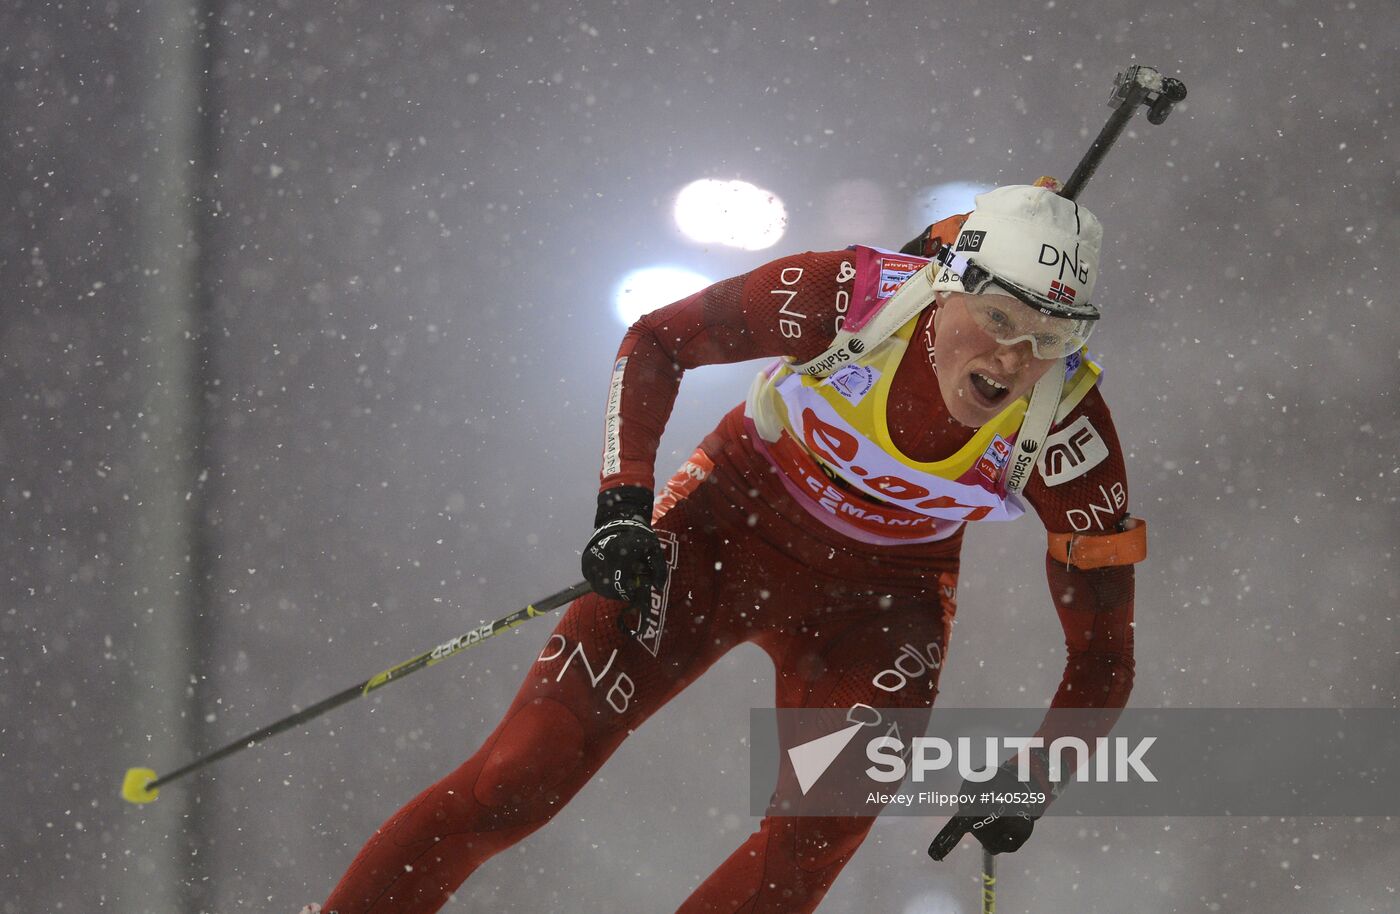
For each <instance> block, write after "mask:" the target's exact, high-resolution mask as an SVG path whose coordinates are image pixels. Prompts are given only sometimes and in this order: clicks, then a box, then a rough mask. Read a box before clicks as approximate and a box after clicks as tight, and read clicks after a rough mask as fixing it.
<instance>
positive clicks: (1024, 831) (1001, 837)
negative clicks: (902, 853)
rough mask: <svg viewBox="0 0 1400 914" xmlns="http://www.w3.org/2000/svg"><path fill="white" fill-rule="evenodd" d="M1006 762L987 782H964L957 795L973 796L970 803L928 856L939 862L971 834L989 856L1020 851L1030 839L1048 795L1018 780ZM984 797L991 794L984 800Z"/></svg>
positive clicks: (934, 842) (931, 845)
mask: <svg viewBox="0 0 1400 914" xmlns="http://www.w3.org/2000/svg"><path fill="white" fill-rule="evenodd" d="M1010 765H1011V763H1010V762H1008V763H1006V764H1005V765H1002V766H1001V767H1000V768H998V769H997V771H996V774H995V775H993V776H992V779H991V780H990V781H982V782H981V783H978V782H976V781H963V785H962V787H961V789H960V790H959V791H958V792H959V793H962V794H966V795H970V796H972V797H973V798H974V799H973V802H972V803H970V804H966V805H963V806H959V807H958V814H957V815H955V816H953V818H951V819H949V820H948V824H947V825H945V826H943V830H942V831H940V832H939V833H938V835H937V837H935V838H934V839H933V843H931V844H930V845H929V846H928V855H929V856H930V857H932V858H933V859H934V860H942V859H943V858H944V857H946V856H948V853H949V852H950V851H952V849H953V848H955V847H957V846H958V844H959V842H961V841H962V839H963V836H964V835H966V834H969V833H971V835H972V837H974V838H976V839H977V841H978V843H980V844H981V845H982V847H984V848H986V850H987V852H988V853H991V854H1010V853H1013V852H1015V851H1017V850H1020V848H1021V845H1022V844H1025V843H1026V839H1028V838H1029V837H1030V836H1031V830H1032V829H1034V828H1035V820H1036V819H1039V818H1040V817H1041V815H1043V814H1044V812H1045V807H1046V805H1047V803H1048V800H1049V796H1048V795H1047V794H1046V792H1045V791H1044V790H1040V789H1038V788H1035V787H1031V786H1029V785H1027V784H1025V783H1023V782H1022V781H1021V780H1020V779H1018V778H1017V777H1016V775H1015V773H1014V772H1013V771H1012V769H1011V767H1010ZM983 794H990V797H989V798H988V799H986V800H985V801H984V800H983V799H982V797H983Z"/></svg>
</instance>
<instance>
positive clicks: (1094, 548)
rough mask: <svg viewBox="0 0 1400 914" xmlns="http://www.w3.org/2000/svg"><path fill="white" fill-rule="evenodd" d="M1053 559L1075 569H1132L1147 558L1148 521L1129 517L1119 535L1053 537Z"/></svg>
mask: <svg viewBox="0 0 1400 914" xmlns="http://www.w3.org/2000/svg"><path fill="white" fill-rule="evenodd" d="M1050 557H1051V558H1053V559H1054V560H1055V561H1057V562H1064V563H1065V564H1066V565H1073V566H1074V567H1075V568H1107V567H1108V566H1110V565H1132V564H1135V563H1137V562H1141V561H1142V560H1143V559H1145V558H1147V521H1145V520H1143V519H1142V518H1140V517H1129V518H1125V519H1124V521H1123V529H1122V531H1121V532H1119V533H1098V534H1094V535H1092V536H1090V535H1087V534H1084V533H1051V534H1050Z"/></svg>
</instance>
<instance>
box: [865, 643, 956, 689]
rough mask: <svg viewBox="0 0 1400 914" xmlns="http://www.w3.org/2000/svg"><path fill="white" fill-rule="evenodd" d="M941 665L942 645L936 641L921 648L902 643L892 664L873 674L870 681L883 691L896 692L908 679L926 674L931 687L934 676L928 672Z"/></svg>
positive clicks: (907, 682)
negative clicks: (886, 668) (873, 676)
mask: <svg viewBox="0 0 1400 914" xmlns="http://www.w3.org/2000/svg"><path fill="white" fill-rule="evenodd" d="M942 665H943V647H942V645H940V644H939V643H938V642H937V641H930V642H929V643H928V644H926V645H925V646H924V647H923V649H922V650H920V649H919V648H918V647H916V646H914V645H913V644H904V645H901V646H900V648H899V654H898V655H897V656H896V657H895V659H894V666H893V667H891V668H890V669H888V670H881V671H880V672H878V673H876V674H875V678H873V679H871V680H870V682H871V684H872V685H874V686H875V688H877V689H881V690H883V691H885V692H898V691H899V690H900V689H902V688H904V687H905V686H907V685H908V684H909V682H910V680H916V679H919V678H920V677H922V676H928V677H929V680H928V683H929V687H930V688H932V687H933V681H934V677H933V676H931V675H930V674H931V673H933V672H934V671H936V670H937V669H938V668H939V667H940V666H942Z"/></svg>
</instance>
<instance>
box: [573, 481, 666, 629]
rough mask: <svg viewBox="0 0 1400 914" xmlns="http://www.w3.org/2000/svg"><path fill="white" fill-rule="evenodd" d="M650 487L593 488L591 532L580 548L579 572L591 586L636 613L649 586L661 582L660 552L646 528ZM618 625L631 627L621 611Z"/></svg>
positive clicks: (644, 601)
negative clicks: (595, 496)
mask: <svg viewBox="0 0 1400 914" xmlns="http://www.w3.org/2000/svg"><path fill="white" fill-rule="evenodd" d="M652 501H653V498H652V493H651V492H650V491H648V490H647V489H644V488H642V487H641V486H616V487H614V488H611V489H607V490H605V491H603V492H600V493H599V494H598V514H597V515H596V517H595V518H594V521H593V523H594V525H595V526H596V527H597V529H596V530H594V531H593V536H592V537H591V538H590V539H589V540H588V545H587V546H585V547H584V549H583V576H584V579H585V580H587V581H588V583H589V584H590V585H592V587H593V592H594V593H596V594H598V595H599V596H602V597H607V598H608V599H610V600H621V601H622V602H624V603H626V604H628V606H629V607H631V608H632V609H634V610H636V611H637V613H638V614H640V613H641V612H642V611H645V609H646V608H647V607H648V606H649V605H650V604H651V591H652V588H656V589H658V590H659V589H661V588H662V587H664V586H665V584H666V575H667V568H666V558H665V556H664V555H662V553H661V541H660V540H658V539H657V538H656V533H655V532H654V531H653V530H652V529H651V506H652ZM618 625H619V626H620V627H622V628H623V630H624V631H628V632H629V633H630V632H631V631H632V629H634V628H635V626H634V625H632V624H631V623H630V622H629V620H628V618H627V616H625V615H619V616H618Z"/></svg>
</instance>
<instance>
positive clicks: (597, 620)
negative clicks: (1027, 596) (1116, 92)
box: [308, 182, 1146, 914]
mask: <svg viewBox="0 0 1400 914" xmlns="http://www.w3.org/2000/svg"><path fill="white" fill-rule="evenodd" d="M1052 187H1053V185H1048V186H1041V183H1040V182H1038V184H1037V185H1035V186H1029V185H1021V186H1011V187H1002V188H998V189H996V190H994V191H991V192H988V193H985V194H983V195H981V196H979V197H978V198H977V202H976V207H975V209H974V210H973V212H972V213H970V214H968V215H964V216H954V217H951V218H948V219H945V220H943V221H942V222H940V223H937V224H936V225H933V226H930V228H929V230H928V231H926V232H925V233H924V235H923V236H922V238H923V246H922V248H921V250H920V253H922V254H925V255H927V256H915V255H912V254H904V253H894V252H889V251H882V250H877V249H873V248H867V247H861V246H856V247H853V248H850V249H847V250H844V251H833V252H827V253H811V252H809V253H805V254H798V255H795V256H792V257H786V258H782V259H780V260H775V261H773V262H771V263H768V264H766V265H764V266H762V267H759V268H758V269H756V270H753V271H751V272H749V273H746V274H744V275H741V276H736V277H734V278H732V279H728V280H724V281H722V282H719V283H716V284H714V285H712V286H710V287H709V288H707V289H705V290H703V291H701V292H698V293H696V294H695V295H692V296H690V297H689V298H686V299H683V300H681V301H678V302H676V303H674V304H672V305H670V306H668V307H665V308H662V309H660V310H658V311H655V312H653V313H651V314H649V315H647V316H645V317H643V318H642V319H641V320H639V321H637V323H635V324H634V325H633V326H632V327H631V329H630V330H629V331H628V332H627V335H626V336H625V338H624V339H623V341H622V346H621V348H620V350H619V351H618V355H617V359H616V362H615V364H614V366H613V372H612V377H611V381H610V385H609V388H608V395H607V418H606V429H605V441H604V448H603V467H602V483H601V489H600V493H599V496H598V512H597V519H596V527H597V529H596V531H595V532H594V534H593V536H592V538H591V539H590V540H589V541H588V543H587V545H586V547H585V549H584V555H583V567H584V573H585V576H586V577H587V579H588V580H589V582H590V583H591V584H592V586H593V588H594V590H595V594H590V595H588V596H585V597H583V598H581V599H579V600H577V601H575V602H574V603H573V604H572V605H571V606H570V607H569V608H568V610H567V612H566V613H565V615H564V616H563V618H562V619H561V620H560V622H559V625H558V627H557V628H555V630H554V633H553V634H552V635H550V637H549V639H548V640H547V641H545V642H544V645H543V647H542V649H541V651H540V654H539V656H538V659H537V660H536V661H535V662H534V664H533V666H532V667H531V668H530V671H529V673H528V674H527V675H526V677H525V681H524V683H523V685H522V686H521V688H520V692H519V694H518V695H517V696H516V698H515V700H514V702H513V703H512V704H511V706H510V708H509V709H508V710H507V711H506V713H505V716H504V718H503V719H502V720H501V722H500V724H499V725H498V726H497V727H496V729H495V731H494V732H493V733H492V734H491V735H490V736H489V737H488V738H487V739H486V741H485V743H484V744H483V745H482V746H481V748H480V749H479V750H478V751H477V752H476V754H474V755H473V756H472V757H471V758H470V759H468V760H467V761H466V762H465V763H464V764H463V765H462V766H461V767H460V768H458V769H457V770H456V771H453V772H452V773H451V774H449V775H447V776H446V777H445V778H443V779H442V780H441V781H439V782H438V783H436V784H434V785H433V786H431V787H429V788H428V789H427V790H425V791H423V792H422V793H421V794H419V795H418V796H417V797H416V798H415V799H413V800H412V801H411V802H409V803H408V805H407V806H405V807H404V808H403V809H401V810H399V812H397V813H396V814H395V815H394V816H393V817H392V818H390V819H389V821H388V822H386V823H385V824H384V825H383V826H382V827H381V828H380V829H379V830H378V831H377V832H376V833H375V834H374V836H373V837H372V838H371V839H370V840H369V842H368V843H367V844H366V845H365V846H364V848H363V849H362V850H361V851H360V853H359V855H358V856H357V857H356V858H355V860H354V862H353V863H352V864H351V865H350V868H349V870H348V871H347V872H346V873H345V875H344V877H343V878H342V879H341V881H340V884H339V885H337V886H336V888H335V890H334V891H333V892H332V893H331V896H330V898H329V900H328V901H327V902H326V904H325V906H324V909H325V910H326V911H327V912H332V911H333V912H336V914H409V912H429V911H436V910H438V909H439V908H440V907H441V906H442V905H443V904H444V903H446V902H447V900H448V899H449V898H450V897H451V895H452V893H453V891H454V890H455V889H456V888H457V887H458V886H459V885H460V884H461V883H462V882H463V881H464V880H465V879H467V878H468V877H469V876H470V875H471V874H472V873H473V872H474V871H475V870H476V869H477V867H479V866H481V864H482V863H484V862H485V861H486V860H488V859H490V858H491V857H492V856H493V855H495V854H497V853H499V852H500V851H502V850H504V849H505V848H507V847H510V846H511V845H512V844H514V843H515V842H517V841H519V840H520V839H522V838H524V837H525V836H526V835H528V834H530V833H531V832H533V831H534V830H535V829H537V828H539V827H540V826H542V825H544V824H545V823H546V822H547V821H549V819H550V818H551V817H552V816H554V815H555V814H556V813H558V812H559V811H560V810H561V809H562V808H563V807H564V805H565V804H566V803H567V802H568V801H569V799H570V798H571V797H572V796H573V795H574V794H575V793H576V792H577V791H578V790H579V789H580V788H581V787H583V785H584V784H586V783H587V782H588V780H589V779H590V778H591V777H593V775H594V773H595V772H597V771H598V769H599V768H600V767H601V766H602V765H603V763H604V762H605V761H606V760H607V758H608V756H609V755H611V754H612V752H613V750H614V749H616V748H617V746H618V745H619V744H620V743H621V742H622V741H623V739H625V738H626V737H627V735H628V734H629V733H631V732H632V731H633V730H635V729H637V728H638V727H640V726H641V725H642V722H643V721H645V720H646V719H647V718H648V717H649V716H650V715H651V714H652V713H653V712H655V711H656V710H657V709H659V708H660V707H661V706H662V705H664V704H666V702H667V701H669V700H670V699H671V698H673V697H674V696H676V695H677V694H679V693H680V692H681V690H682V689H684V688H685V687H686V686H687V685H689V684H690V683H691V682H693V681H694V680H695V679H696V678H697V677H699V676H700V675H701V674H703V673H704V672H705V670H706V669H708V668H709V666H710V665H711V664H712V663H714V662H715V661H716V660H718V659H719V658H720V657H721V656H723V655H724V653H725V652H726V651H728V650H730V649H731V648H733V647H734V646H736V645H738V644H741V643H744V642H752V643H754V644H757V645H759V646H760V647H762V648H763V649H764V650H765V651H766V652H767V653H768V655H769V656H770V657H771V658H772V659H773V664H774V666H775V667H776V671H777V695H776V704H777V707H779V708H836V709H839V708H850V707H852V706H854V705H856V704H858V703H859V704H865V705H869V706H871V707H875V708H881V707H885V708H911V709H927V708H929V707H931V706H932V704H933V701H934V697H935V696H936V695H937V685H938V675H939V671H940V668H941V666H942V663H943V660H944V657H945V655H946V653H947V646H948V636H949V630H950V628H951V625H952V621H953V614H954V612H955V610H956V605H957V604H956V589H957V576H958V555H959V550H960V547H961V545H962V536H963V528H964V526H965V525H966V523H968V522H990V521H1005V520H1012V519H1015V518H1016V517H1018V516H1019V515H1021V514H1022V513H1023V512H1024V510H1025V505H1026V503H1029V504H1030V505H1031V506H1032V507H1034V509H1035V511H1036V513H1037V514H1038V515H1039V516H1040V519H1041V521H1042V522H1043V523H1044V525H1045V527H1046V530H1047V531H1048V534H1049V547H1048V549H1047V554H1046V556H1045V570H1046V577H1047V580H1048V582H1049V585H1050V597H1051V600H1050V602H1051V605H1052V606H1053V607H1054V610H1055V612H1056V613H1058V614H1059V618H1060V622H1061V624H1062V626H1063V628H1064V634H1065V642H1066V646H1067V648H1068V657H1067V660H1066V663H1065V669H1064V675H1063V678H1062V681H1061V684H1060V688H1059V690H1058V691H1057V692H1056V694H1055V696H1054V699H1053V701H1052V702H1051V707H1052V711H1053V709H1055V708H1069V707H1073V708H1081V707H1091V708H1103V709H1116V708H1121V707H1123V705H1124V703H1125V702H1126V700H1127V698H1128V693H1129V691H1130V690H1131V688H1132V682H1133V631H1132V619H1133V569H1132V563H1133V562H1135V561H1138V560H1140V559H1141V558H1142V557H1143V556H1144V555H1145V552H1146V539H1145V526H1144V525H1143V524H1142V523H1141V522H1140V521H1137V520H1136V519H1132V518H1129V516H1128V486H1127V479H1126V476H1125V474H1124V462H1123V455H1122V450H1121V448H1120V447H1119V444H1118V437H1117V435H1116V433H1115V431H1114V426H1113V421H1112V419H1111V418H1110V415H1109V410H1108V406H1107V404H1106V403H1105V401H1104V399H1103V396H1102V395H1101V393H1100V392H1099V390H1098V385H1097V382H1098V379H1099V368H1098V367H1097V366H1096V365H1095V364H1094V363H1093V362H1092V361H1090V360H1089V359H1088V357H1087V356H1086V355H1085V352H1084V349H1083V345H1084V342H1085V340H1086V339H1087V336H1088V333H1089V330H1090V329H1091V328H1092V327H1093V326H1094V322H1095V320H1096V319H1097V318H1098V312H1097V309H1096V308H1095V307H1094V306H1093V305H1092V304H1090V303H1089V302H1090V300H1091V297H1092V294H1093V291H1094V282H1095V279H1096V278H1097V273H1098V261H1099V249H1100V242H1101V238H1102V229H1101V227H1100V225H1099V222H1098V220H1097V219H1096V218H1095V217H1094V216H1093V215H1092V214H1090V213H1089V212H1088V211H1087V210H1085V209H1084V208H1083V207H1081V206H1079V205H1077V204H1076V203H1074V202H1072V201H1070V200H1067V199H1065V198H1063V197H1060V196H1058V195H1056V194H1055V193H1054V191H1053V189H1052ZM765 357H766V358H770V359H775V361H773V362H772V364H771V365H770V366H769V367H768V368H767V369H766V370H764V371H763V372H762V373H761V374H760V375H759V377H758V378H757V379H756V381H755V383H754V385H753V388H752V390H751V391H750V394H749V396H748V399H747V402H746V403H744V404H743V405H741V406H738V407H735V408H734V409H733V410H731V411H730V412H729V414H728V415H726V416H725V417H724V418H723V419H722V420H721V421H720V423H719V425H718V427H716V428H715V430H714V431H713V432H711V433H710V434H709V435H708V436H707V437H706V438H705V440H704V441H703V442H702V443H701V444H700V447H699V448H698V449H697V450H696V451H695V453H694V454H693V455H692V456H691V458H690V459H689V460H688V461H686V463H685V464H684V466H683V467H682V468H681V470H680V471H679V472H678V473H677V474H676V475H675V476H674V477H673V478H672V479H671V480H670V482H668V483H667V485H666V486H665V487H664V489H663V490H662V491H661V493H660V495H659V497H656V498H653V492H654V481H653V462H654V459H655V456H656V449H657V444H658V441H659V439H660V436H661V432H662V429H663V427H664V426H665V424H666V420H667V418H668V416H669V415H670V411H671V407H672V404H673V403H674V401H675V397H676V392H677V388H678V386H679V384H680V381H681V376H682V374H683V373H684V372H685V371H686V370H687V369H691V368H696V367H699V366H701V365H710V364H718V363H728V362H739V361H743V360H745V359H756V358H765ZM1042 379H1044V380H1045V382H1046V383H1044V384H1038V382H1041V381H1042ZM1042 388H1044V389H1045V390H1046V391H1048V392H1049V393H1048V394H1044V393H1042V392H1041V389H1042ZM1033 390H1034V391H1035V392H1034V394H1033ZM1047 397H1048V398H1049V399H1047ZM1028 401H1029V402H1028ZM1037 422H1038V423H1039V426H1038V427H1033V426H1034V424H1035V423H1037ZM1022 442H1028V444H1026V445H1025V446H1022ZM1032 447H1033V449H1032ZM911 658H912V659H911ZM897 661H898V665H897V666H896V662H897ZM916 661H917V662H916ZM891 670H897V671H898V675H897V676H895V675H890V674H889V672H890V671H891ZM1111 716H1112V715H1107V716H1106V719H1111ZM1042 729H1044V728H1042ZM1048 735H1050V736H1053V734H1048ZM1034 770H1035V771H1036V776H1037V778H1039V783H1038V784H1037V785H1035V786H1038V787H1049V788H1053V787H1054V785H1051V784H1048V783H1047V782H1046V781H1045V780H1044V774H1045V773H1044V771H1043V770H1041V769H1034ZM780 777H781V778H784V779H787V778H790V777H791V772H790V771H788V770H786V768H785V770H784V773H783V774H782V775H781V776H780ZM998 778H1007V779H1010V780H1009V781H1005V782H1004V783H1006V784H1009V785H1010V786H1012V787H1014V788H1016V789H1022V790H1024V789H1026V788H1024V787H1022V786H1021V785H1020V784H1019V783H1017V782H1016V781H1015V779H1014V776H1013V775H1012V774H1011V773H1010V772H1009V771H1007V770H1005V769H1003V771H1001V772H999V773H998ZM781 789H782V788H781V785H780V790H781ZM1040 811H1042V810H1041V808H1039V807H1037V808H1025V809H1019V810H1003V813H1011V812H1014V813H1015V814H1003V815H1000V816H992V817H985V816H979V817H978V818H977V819H976V820H975V821H976V822H977V824H978V826H979V827H978V828H976V829H974V830H972V831H971V833H972V834H973V835H975V837H976V838H977V840H979V841H980V842H981V843H982V844H983V845H984V846H985V847H987V848H988V849H989V850H992V851H994V852H1000V851H1011V850H1015V849H1016V848H1017V847H1019V846H1020V845H1021V843H1022V842H1024V841H1025V839H1026V838H1027V836H1028V835H1029V834H1030V831H1031V828H1032V826H1033V823H1034V821H1035V818H1036V816H1037V815H1038V814H1039V812H1040ZM639 814H645V811H644V810H639ZM972 821H974V820H972V819H971V818H970V817H966V816H963V817H959V818H956V819H954V820H953V823H952V824H950V826H949V827H948V828H945V829H944V832H943V833H942V834H941V835H940V837H939V840H938V841H937V842H935V844H936V846H935V848H932V849H931V851H930V852H931V853H933V854H934V855H935V856H939V857H941V855H942V854H943V853H946V852H947V850H948V849H949V848H950V847H951V846H953V845H955V844H956V843H957V841H958V840H959V839H960V838H961V837H962V835H963V833H964V832H965V831H968V830H969V828H970V822H972ZM872 822H873V816H868V817H860V816H842V817H820V816H812V817H807V816H790V815H780V814H776V810H770V814H769V815H768V816H767V817H765V818H764V819H763V820H762V823H761V825H760V827H759V828H758V830H757V831H756V832H754V833H753V834H752V835H750V836H749V838H748V839H747V840H746V841H745V842H744V843H743V844H742V845H740V846H739V848H738V849H737V850H735V851H734V853H733V854H732V855H731V856H730V857H729V858H728V860H726V861H725V862H724V863H723V864H722V865H721V866H720V867H719V868H718V869H717V870H715V872H714V873H713V874H712V875H711V876H710V877H709V878H708V879H707V880H705V882H704V883H703V884H701V885H700V886H699V887H698V888H697V889H695V891H694V893H693V894H691V896H690V897H689V898H688V899H687V900H686V901H685V902H684V903H683V904H682V905H681V907H680V909H679V910H680V911H681V912H683V914H701V912H705V914H719V912H725V914H730V912H744V914H759V912H771V914H794V912H807V911H812V910H814V909H815V908H816V906H817V904H818V903H819V902H820V901H821V898H822V896H823V895H824V894H825V893H826V891H827V889H828V888H829V887H830V886H831V884H832V881H833V880H834V879H835V878H836V875H837V874H838V873H839V872H840V871H841V867H842V866H844V865H845V863H846V861H847V860H849V859H850V858H851V855H852V854H853V853H854V852H855V850H856V848H857V847H859V846H860V843H861V841H862V840H863V839H864V838H865V835H866V833H867V832H868V830H869V829H870V826H871V823H872ZM639 824H641V823H639ZM657 827H658V828H659V827H660V823H659V822H658V823H657ZM314 909H315V906H311V907H310V908H308V910H314Z"/></svg>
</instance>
